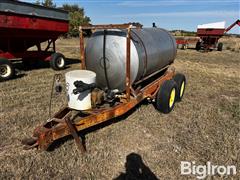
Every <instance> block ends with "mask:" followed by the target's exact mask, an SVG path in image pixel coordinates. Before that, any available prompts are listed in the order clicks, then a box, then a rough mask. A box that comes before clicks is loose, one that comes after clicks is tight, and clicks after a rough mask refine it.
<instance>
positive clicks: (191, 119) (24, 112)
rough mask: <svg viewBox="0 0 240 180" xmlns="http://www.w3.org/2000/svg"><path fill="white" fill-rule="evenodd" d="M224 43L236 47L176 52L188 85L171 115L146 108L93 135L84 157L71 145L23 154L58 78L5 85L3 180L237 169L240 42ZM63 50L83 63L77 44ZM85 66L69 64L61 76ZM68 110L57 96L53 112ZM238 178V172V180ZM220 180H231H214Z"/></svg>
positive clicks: (36, 74)
mask: <svg viewBox="0 0 240 180" xmlns="http://www.w3.org/2000/svg"><path fill="white" fill-rule="evenodd" d="M223 41H225V42H228V47H230V48H227V49H225V50H223V51H222V52H217V51H213V52H209V53H201V52H197V51H195V50H193V49H188V50H178V55H177V58H176V60H175V64H174V66H175V67H176V69H177V71H179V72H181V73H184V74H185V75H186V77H187V83H188V84H187V88H186V92H185V97H184V99H183V101H182V102H181V103H177V104H176V106H175V108H174V110H173V112H171V113H170V114H167V115H165V114H161V113H159V112H157V111H156V110H155V109H154V107H153V106H152V105H151V104H148V103H145V102H144V103H142V104H141V105H140V106H138V107H136V108H135V109H134V110H133V111H131V113H129V114H128V115H127V116H126V117H125V118H121V120H119V119H117V120H116V121H117V122H116V123H113V124H111V125H109V126H105V127H103V128H99V129H97V130H95V131H93V132H89V133H87V134H86V147H87V153H86V154H85V155H81V154H80V153H79V151H78V149H77V147H76V145H75V142H74V140H73V139H72V138H69V139H68V140H66V141H61V142H60V143H59V145H58V146H57V147H55V149H54V150H53V151H48V152H39V151H38V150H36V149H34V150H29V151H25V150H23V148H22V145H21V139H23V138H24V137H27V136H30V135H31V134H32V131H33V129H34V128H35V127H36V126H37V125H39V124H41V123H43V122H45V121H46V120H47V119H48V107H49V97H50V93H51V84H52V78H53V75H54V74H55V73H56V72H55V71H53V70H52V69H50V68H38V69H32V70H28V71H24V70H21V69H20V70H19V71H18V76H17V78H16V79H14V80H10V81H7V82H2V83H0V97H1V104H0V123H1V126H0V179H7V178H9V179H11V178H18V179H20V178H22V179H26V178H31V179H49V178H55V179H75V178H78V179H114V178H116V179H124V178H125V179H127V178H129V179H131V178H132V179H134V178H135V179H140V177H142V179H146V178H145V177H149V178H150V177H152V179H154V178H155V177H157V178H160V179H186V177H185V176H181V175H180V162H181V161H195V162H196V164H202V165H204V164H205V163H206V162H207V161H211V162H212V163H213V164H219V165H236V166H237V167H238V170H239V168H240V71H239V68H240V58H239V55H240V54H239V51H236V50H232V49H233V48H235V45H234V44H237V43H239V41H240V39H227V40H225V39H223ZM230 42H232V43H230ZM57 44H58V46H57V47H58V51H60V52H62V53H64V54H65V56H66V57H67V58H70V59H77V58H78V57H79V48H78V44H79V42H78V40H77V39H61V40H58V43H57ZM79 67H80V65H79V64H78V63H75V64H71V65H69V67H68V68H67V69H66V70H64V71H61V74H63V75H64V73H66V72H68V71H70V70H73V69H78V68H79ZM62 82H64V79H62ZM64 105H66V99H65V94H61V95H59V96H55V99H54V101H53V109H52V111H53V112H55V111H57V110H59V109H60V107H62V106H64ZM139 168H141V169H142V173H143V174H142V176H140V174H139V173H138V172H139V170H138V169H139ZM239 177H240V174H239V172H238V175H236V176H233V177H232V178H233V179H238V178H239ZM188 178H190V179H191V178H192V179H194V176H188ZM219 178H222V179H224V178H226V177H220V176H218V175H217V176H215V178H214V179H219ZM228 178H229V177H228ZM209 179H211V178H209Z"/></svg>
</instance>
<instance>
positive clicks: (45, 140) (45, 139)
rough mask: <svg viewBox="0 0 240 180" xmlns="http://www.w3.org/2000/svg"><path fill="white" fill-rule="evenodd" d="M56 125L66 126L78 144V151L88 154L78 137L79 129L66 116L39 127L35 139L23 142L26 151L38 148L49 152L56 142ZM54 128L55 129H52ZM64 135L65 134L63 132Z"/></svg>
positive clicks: (31, 138)
mask: <svg viewBox="0 0 240 180" xmlns="http://www.w3.org/2000/svg"><path fill="white" fill-rule="evenodd" d="M54 123H59V124H61V125H64V126H65V127H66V128H65V131H67V132H65V133H66V134H67V133H68V132H69V134H71V135H72V136H73V138H74V140H75V142H76V144H77V147H78V149H79V150H80V152H81V153H84V152H86V148H85V146H84V145H83V141H82V138H81V137H79V136H78V133H77V129H76V127H75V126H74V124H73V123H72V122H71V119H70V118H69V117H68V116H66V117H65V118H64V119H56V118H53V119H51V120H50V121H49V122H47V123H46V124H45V125H44V126H45V127H44V126H38V127H37V128H36V129H35V130H34V133H33V137H30V138H25V139H23V140H22V144H23V145H24V147H23V148H24V149H25V150H29V149H33V148H38V149H42V150H47V149H48V147H49V146H50V145H51V144H52V143H53V141H54V140H55V138H54V130H53V129H54ZM48 125H50V126H53V127H51V128H47V127H48ZM52 128H53V129H52ZM63 134H64V132H63Z"/></svg>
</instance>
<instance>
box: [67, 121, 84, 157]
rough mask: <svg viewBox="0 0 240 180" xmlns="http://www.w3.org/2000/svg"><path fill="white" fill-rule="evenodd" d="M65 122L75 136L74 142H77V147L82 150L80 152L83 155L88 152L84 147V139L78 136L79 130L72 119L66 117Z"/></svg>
mask: <svg viewBox="0 0 240 180" xmlns="http://www.w3.org/2000/svg"><path fill="white" fill-rule="evenodd" d="M65 122H66V124H67V126H68V129H69V131H70V133H71V135H72V136H73V138H74V140H75V142H76V144H77V147H78V149H79V150H80V152H81V153H84V152H86V149H85V147H84V145H83V141H82V138H81V137H79V136H78V134H77V129H76V127H75V126H74V125H73V124H72V122H71V120H70V118H69V117H66V118H65Z"/></svg>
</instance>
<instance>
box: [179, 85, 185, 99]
mask: <svg viewBox="0 0 240 180" xmlns="http://www.w3.org/2000/svg"><path fill="white" fill-rule="evenodd" d="M184 89H185V82H184V81H183V82H182V85H181V90H180V97H182V96H183V92H184Z"/></svg>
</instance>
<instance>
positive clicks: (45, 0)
mask: <svg viewBox="0 0 240 180" xmlns="http://www.w3.org/2000/svg"><path fill="white" fill-rule="evenodd" d="M35 4H37V5H42V6H45V7H51V8H55V7H56V4H54V3H53V0H42V1H41V2H40V0H36V2H35Z"/></svg>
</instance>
